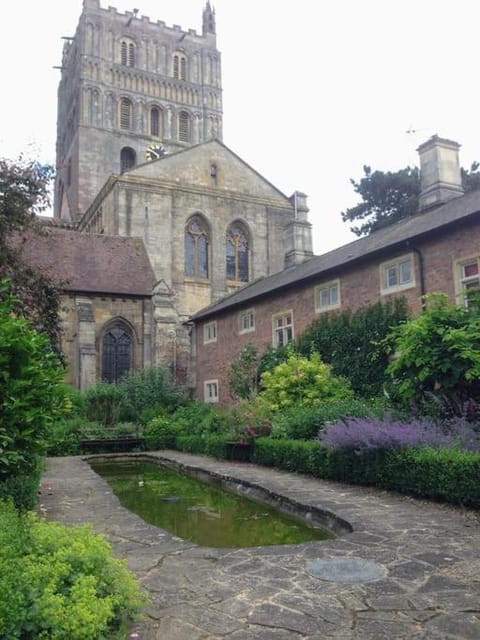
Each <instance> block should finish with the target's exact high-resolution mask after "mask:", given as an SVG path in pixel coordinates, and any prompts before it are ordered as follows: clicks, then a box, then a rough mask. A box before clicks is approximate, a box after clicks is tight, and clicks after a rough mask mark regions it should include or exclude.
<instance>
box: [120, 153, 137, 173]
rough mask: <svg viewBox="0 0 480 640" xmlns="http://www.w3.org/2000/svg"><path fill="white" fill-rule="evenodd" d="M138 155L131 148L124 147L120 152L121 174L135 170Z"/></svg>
mask: <svg viewBox="0 0 480 640" xmlns="http://www.w3.org/2000/svg"><path fill="white" fill-rule="evenodd" d="M136 160H137V157H136V153H135V151H134V150H133V149H132V148H131V147H123V149H122V150H121V151H120V173H123V172H124V171H128V170H129V169H133V167H134V166H135V165H136Z"/></svg>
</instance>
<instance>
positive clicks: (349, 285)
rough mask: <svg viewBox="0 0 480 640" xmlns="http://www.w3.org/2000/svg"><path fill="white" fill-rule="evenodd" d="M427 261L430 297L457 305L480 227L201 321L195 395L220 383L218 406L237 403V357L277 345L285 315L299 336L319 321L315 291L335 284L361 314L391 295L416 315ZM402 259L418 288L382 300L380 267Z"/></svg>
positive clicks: (479, 250) (346, 304)
mask: <svg viewBox="0 0 480 640" xmlns="http://www.w3.org/2000/svg"><path fill="white" fill-rule="evenodd" d="M419 252H420V254H421V256H422V262H423V281H424V287H425V292H426V293H432V292H438V291H440V292H444V293H446V294H447V295H448V297H449V299H450V300H451V301H452V302H455V301H457V299H456V294H457V293H458V283H457V284H456V282H455V280H456V275H455V274H456V269H457V272H458V264H457V261H459V260H464V259H466V258H471V257H474V256H478V255H480V225H478V224H477V225H473V224H471V225H469V226H467V225H464V226H462V227H458V228H457V229H456V230H454V231H448V232H444V233H443V234H442V235H432V236H430V238H429V239H427V240H423V241H421V242H420V241H418V242H415V243H414V242H412V243H409V244H407V245H404V246H403V247H402V248H400V249H399V250H398V251H395V252H392V253H390V254H384V255H376V256H374V257H370V258H368V257H367V258H366V259H365V260H364V261H363V263H362V264H356V265H352V266H350V267H348V266H347V267H343V268H342V269H338V270H337V271H336V272H335V273H329V274H325V275H320V276H319V277H318V279H316V280H311V281H309V282H308V283H298V284H297V286H294V287H290V288H288V289H283V290H279V291H277V292H276V293H275V292H274V293H272V294H270V295H268V296H263V297H262V298H258V299H256V300H251V301H250V302H249V303H245V304H244V305H243V306H242V307H237V308H235V309H232V310H231V311H230V312H229V311H225V310H224V311H223V312H221V313H219V314H217V315H216V316H211V317H209V318H208V319H206V320H202V321H199V322H198V323H197V325H196V327H195V343H196V359H195V360H196V394H197V396H198V397H199V398H200V399H203V398H204V382H205V381H206V380H218V390H219V402H220V403H221V404H226V403H229V402H231V401H232V399H231V397H230V394H229V389H228V371H229V368H230V362H231V361H232V360H233V359H235V358H236V357H238V354H239V353H240V351H241V349H242V348H243V347H244V346H245V345H247V344H253V345H254V346H255V347H256V348H257V350H258V353H259V354H263V353H264V352H265V350H266V349H267V348H268V347H269V346H271V345H272V317H273V316H275V314H278V313H282V312H284V311H292V313H293V330H294V336H295V337H297V336H299V335H300V334H301V333H302V332H303V331H304V330H305V329H306V327H307V326H308V325H309V324H310V323H311V322H312V321H313V320H315V318H317V317H318V316H319V313H318V312H317V311H316V310H315V298H314V290H315V287H316V286H318V285H320V284H322V283H326V282H330V281H334V280H336V279H338V280H339V282H340V296H341V305H340V307H339V308H340V309H347V308H351V309H358V308H360V307H362V306H365V305H368V304H372V303H374V302H377V301H378V300H382V301H386V300H388V298H389V297H390V296H391V295H403V296H405V297H406V299H407V301H408V305H409V307H410V309H411V310H412V312H413V313H418V312H420V310H421V294H422V291H421V273H420V262H421V261H420V257H419ZM399 256H411V257H412V263H413V266H414V277H413V284H412V286H409V288H405V289H404V290H400V291H398V292H395V293H393V294H390V295H382V293H381V289H382V282H381V280H382V270H381V269H380V266H381V265H383V264H384V263H388V262H389V261H390V260H395V258H397V257H399ZM247 309H253V310H254V314H255V330H254V331H251V332H248V333H242V332H241V330H240V327H239V314H240V313H241V312H242V311H245V310H247ZM212 321H215V322H216V323H217V327H216V332H217V338H216V341H215V342H209V343H207V344H204V339H203V332H204V325H205V324H206V323H209V322H212Z"/></svg>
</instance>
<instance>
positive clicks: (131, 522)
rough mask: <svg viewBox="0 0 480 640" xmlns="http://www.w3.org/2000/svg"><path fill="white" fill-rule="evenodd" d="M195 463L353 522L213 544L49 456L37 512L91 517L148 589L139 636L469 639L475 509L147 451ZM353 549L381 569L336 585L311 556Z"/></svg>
mask: <svg viewBox="0 0 480 640" xmlns="http://www.w3.org/2000/svg"><path fill="white" fill-rule="evenodd" d="M148 455H149V457H151V458H155V459H160V460H164V461H169V462H170V463H174V464H177V465H180V466H184V467H185V468H187V469H189V470H193V471H198V472H201V471H202V470H205V471H207V472H211V473H214V474H217V475H218V476H220V477H224V478H226V479H230V480H231V479H234V480H238V482H240V483H250V484H251V485H252V486H253V487H262V488H263V489H266V490H267V491H269V492H271V493H272V494H273V495H275V496H284V497H285V498H286V499H289V500H291V501H295V502H297V503H299V504H304V505H307V506H309V507H315V508H318V509H322V510H324V511H327V512H331V513H334V514H336V515H337V516H338V517H339V518H341V519H342V520H343V521H345V522H347V523H350V524H351V526H352V527H353V531H352V532H351V533H345V534H342V535H340V536H338V537H337V538H335V539H333V540H325V541H318V542H309V543H306V544H299V545H284V546H273V547H254V548H248V549H212V548H207V547H200V546H198V545H195V544H192V543H190V542H186V541H183V540H181V539H179V538H176V537H175V536H172V535H171V534H169V533H168V532H166V531H164V530H162V529H159V528H157V527H154V526H152V525H149V524H147V523H145V522H144V521H142V520H141V519H140V518H139V517H138V516H136V515H135V514H132V513H129V512H128V511H126V510H125V509H123V507H121V505H120V503H119V502H118V500H117V498H116V497H115V495H114V494H113V492H112V491H111V490H110V488H109V487H108V485H107V484H106V482H105V481H104V480H103V479H102V478H100V477H99V476H98V475H97V474H95V473H94V472H93V471H92V469H91V468H90V467H89V465H88V464H87V462H85V460H84V459H82V458H81V457H65V458H49V459H48V460H47V464H46V468H45V472H44V474H43V478H42V483H43V484H44V486H46V485H47V484H48V485H51V488H50V489H48V490H44V491H43V492H42V494H41V496H40V502H41V504H40V511H41V512H42V513H43V514H45V516H46V517H47V519H52V520H59V521H61V522H63V523H65V524H67V525H72V524H77V523H87V522H88V523H91V524H92V525H93V527H94V529H95V530H96V531H97V532H99V533H103V534H105V535H106V536H107V537H108V539H109V540H110V542H111V543H112V545H113V548H114V551H115V553H116V554H117V555H118V556H119V557H122V558H125V559H126V560H127V562H128V565H129V567H130V569H131V570H132V571H134V573H135V574H136V575H137V577H138V578H139V580H140V582H141V584H142V586H143V588H144V589H146V590H147V591H148V592H149V594H150V597H151V603H150V605H149V606H148V607H147V609H146V611H145V614H144V617H143V619H142V621H140V622H139V623H137V624H136V625H135V627H134V630H135V631H137V632H138V634H139V637H140V640H160V639H161V640H223V639H228V640H324V639H325V640H327V639H332V640H367V639H368V640H383V639H385V640H403V639H405V640H406V639H408V640H410V639H412V640H417V639H418V640H479V639H480V517H479V512H477V511H474V510H468V509H463V508H461V507H458V508H457V507H454V506H449V505H442V504H438V503H433V502H428V501H423V500H416V499H412V498H409V497H405V496H399V495H396V494H391V493H388V492H386V491H380V490H376V489H370V488H364V487H354V486H349V485H344V484H339V483H334V482H327V481H322V480H318V479H313V478H310V477H306V476H301V475H296V474H292V473H287V472H283V471H277V470H274V469H269V468H265V467H257V466H255V465H252V464H248V463H235V462H225V461H218V460H215V459H213V458H208V457H204V456H193V455H189V454H184V453H180V452H174V451H161V452H156V453H153V454H152V453H149V454H148ZM348 557H352V558H362V559H364V560H367V561H372V562H376V563H380V564H382V565H383V566H384V567H385V575H384V576H383V577H381V578H380V579H379V580H376V581H372V582H364V583H362V582H360V583H359V582H357V583H353V584H349V583H340V584H337V583H333V582H328V581H323V580H320V579H318V578H316V577H313V576H311V575H309V573H308V572H307V570H306V567H307V563H309V562H311V561H313V560H315V559H328V558H348Z"/></svg>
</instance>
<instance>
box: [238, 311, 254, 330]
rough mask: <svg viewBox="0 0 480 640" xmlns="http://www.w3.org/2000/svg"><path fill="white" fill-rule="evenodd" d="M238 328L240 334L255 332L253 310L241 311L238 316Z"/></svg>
mask: <svg viewBox="0 0 480 640" xmlns="http://www.w3.org/2000/svg"><path fill="white" fill-rule="evenodd" d="M238 326H239V332H240V333H250V332H251V331H255V312H254V310H253V309H248V311H242V312H241V313H240V314H239V316H238Z"/></svg>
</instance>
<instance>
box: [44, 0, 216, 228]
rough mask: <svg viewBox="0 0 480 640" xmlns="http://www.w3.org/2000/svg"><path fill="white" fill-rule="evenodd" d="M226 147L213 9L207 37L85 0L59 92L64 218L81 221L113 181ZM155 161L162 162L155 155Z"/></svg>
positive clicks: (60, 211)
mask: <svg viewBox="0 0 480 640" xmlns="http://www.w3.org/2000/svg"><path fill="white" fill-rule="evenodd" d="M214 137H215V138H218V139H220V140H221V139H222V86H221V61H220V53H219V52H218V50H217V48H216V34H215V12H214V10H213V9H212V8H211V6H210V3H209V2H207V4H206V6H205V9H204V11H203V28H202V33H201V34H198V33H197V32H196V31H195V30H194V29H189V30H188V31H182V29H181V28H180V27H179V26H178V25H174V26H173V27H168V26H166V25H165V23H164V22H161V21H158V22H153V21H151V20H150V19H149V18H148V17H146V16H142V17H138V14H137V11H136V10H134V12H127V13H125V14H122V13H119V12H117V10H116V9H115V8H113V7H109V8H108V9H103V8H101V7H100V2H99V0H83V11H82V14H81V16H80V20H79V23H78V27H77V30H76V33H75V35H74V36H73V37H72V38H67V39H66V42H65V45H64V49H63V59H62V66H61V80H60V85H59V88H58V120H57V179H56V188H55V211H54V215H55V217H58V218H62V219H65V220H72V221H76V220H78V219H79V217H80V216H81V215H82V214H83V213H84V212H85V211H86V209H87V207H88V206H89V205H90V204H91V202H92V201H93V199H94V197H95V196H96V195H97V193H98V192H99V191H100V189H101V188H102V186H103V184H104V183H105V182H106V180H107V178H108V177H109V176H110V175H111V174H119V173H122V172H123V171H125V170H126V169H130V168H132V167H134V166H136V165H138V164H142V163H143V162H145V159H146V155H145V154H146V152H147V149H148V148H149V147H153V151H152V153H153V154H155V153H157V154H158V153H163V152H164V151H167V152H171V151H173V150H175V149H177V150H178V149H182V148H185V147H188V146H189V145H192V144H198V143H200V142H204V141H205V140H209V139H211V138H214ZM154 157H155V156H154Z"/></svg>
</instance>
